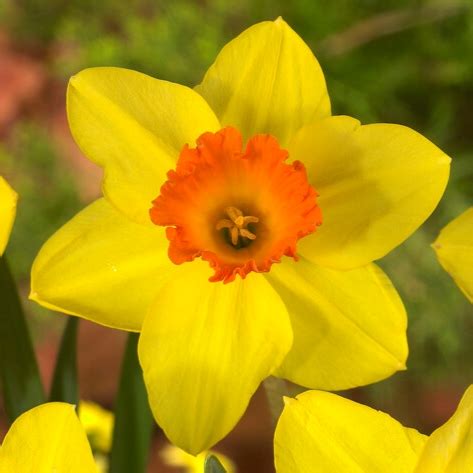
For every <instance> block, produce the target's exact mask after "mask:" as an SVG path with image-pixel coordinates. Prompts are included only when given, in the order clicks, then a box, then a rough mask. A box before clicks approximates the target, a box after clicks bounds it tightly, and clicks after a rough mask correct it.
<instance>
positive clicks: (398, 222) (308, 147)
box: [289, 117, 450, 269]
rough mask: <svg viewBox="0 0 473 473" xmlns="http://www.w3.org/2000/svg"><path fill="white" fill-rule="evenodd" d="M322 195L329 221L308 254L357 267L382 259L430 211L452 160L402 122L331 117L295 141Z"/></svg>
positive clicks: (304, 245) (304, 244)
mask: <svg viewBox="0 0 473 473" xmlns="http://www.w3.org/2000/svg"><path fill="white" fill-rule="evenodd" d="M289 151H290V153H291V156H292V158H294V159H298V160H301V161H302V162H304V164H305V165H306V167H307V170H308V173H309V179H310V181H311V182H312V184H313V185H314V186H315V188H316V190H317V192H318V193H319V194H320V197H319V205H320V208H321V209H322V214H323V223H322V225H321V226H320V227H319V228H318V229H317V232H316V233H314V234H313V235H310V236H309V237H306V238H304V239H303V240H302V241H301V242H300V245H299V247H298V249H299V251H300V253H301V254H303V255H305V256H306V257H308V258H309V259H311V260H313V261H314V262H316V263H318V264H321V265H323V266H328V267H333V268H335V269H351V268H356V267H358V266H362V265H364V264H367V263H369V262H371V261H374V260H376V259H378V258H381V257H382V256H384V255H385V254H386V253H388V252H389V251H391V250H392V249H393V248H394V247H396V246H397V245H399V244H400V243H402V242H403V241H404V240H405V239H406V238H407V237H408V236H409V235H410V234H411V233H413V232H414V231H415V230H416V229H417V228H418V227H419V225H421V224H422V223H423V222H424V220H426V219H427V217H429V215H430V214H431V213H432V211H433V210H434V208H435V207H436V205H437V203H438V201H439V199H440V198H441V196H442V194H443V191H444V189H445V186H446V184H447V180H448V175H449V169H450V165H449V163H450V158H448V156H446V155H445V154H444V153H443V152H442V151H441V150H440V149H439V148H437V147H436V146H435V145H434V144H432V143H431V142H430V141H428V140H427V139H426V138H424V137H423V136H421V135H419V134H418V133H416V132H415V131H413V130H411V129H409V128H406V127H403V126H400V125H387V124H376V125H365V126H360V123H359V122H358V121H357V120H355V119H353V118H350V117H331V118H327V119H325V120H321V121H319V122H316V123H314V124H312V125H310V126H308V127H306V128H305V129H303V130H301V131H300V132H299V133H298V134H297V136H296V137H295V139H294V141H293V142H292V144H291V145H290V147H289Z"/></svg>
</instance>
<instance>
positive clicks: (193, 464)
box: [161, 445, 236, 473]
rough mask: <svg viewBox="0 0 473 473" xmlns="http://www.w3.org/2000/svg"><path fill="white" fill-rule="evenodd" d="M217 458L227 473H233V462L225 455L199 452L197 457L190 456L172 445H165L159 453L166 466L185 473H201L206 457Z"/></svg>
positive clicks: (234, 470)
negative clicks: (212, 456) (176, 468)
mask: <svg viewBox="0 0 473 473" xmlns="http://www.w3.org/2000/svg"><path fill="white" fill-rule="evenodd" d="M209 454H212V455H214V456H215V457H217V458H218V459H219V461H220V463H221V464H222V466H223V467H224V468H225V471H226V472H227V473H235V472H236V468H235V465H234V464H233V462H232V461H231V460H230V459H229V458H228V457H227V456H225V455H223V454H221V453H216V452H214V451H210V452H201V453H199V454H198V455H195V456H194V455H190V454H189V453H186V452H185V451H184V450H181V449H180V448H179V447H176V446H174V445H167V446H166V447H165V448H163V449H162V451H161V457H162V459H163V461H164V463H165V464H166V465H169V466H175V467H178V468H180V469H181V471H184V472H186V473H203V471H204V465H205V460H206V458H207V455H209Z"/></svg>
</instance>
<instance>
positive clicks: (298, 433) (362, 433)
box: [274, 386, 473, 473]
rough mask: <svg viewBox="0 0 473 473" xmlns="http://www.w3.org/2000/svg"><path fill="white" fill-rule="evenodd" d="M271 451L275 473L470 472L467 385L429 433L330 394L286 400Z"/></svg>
mask: <svg viewBox="0 0 473 473" xmlns="http://www.w3.org/2000/svg"><path fill="white" fill-rule="evenodd" d="M274 454H275V463H276V471H277V473H319V472H320V473H467V472H470V471H473V386H470V388H468V390H467V391H466V393H465V395H464V396H463V399H462V400H461V402H460V405H459V406H458V409H457V411H456V412H455V414H454V415H453V416H452V417H451V419H450V420H449V421H448V422H446V423H445V424H444V425H443V426H442V427H440V428H439V429H437V430H436V431H435V432H434V433H433V434H432V435H431V436H430V437H427V436H426V435H422V434H420V433H419V432H418V431H417V430H415V429H410V428H406V427H403V426H402V425H401V424H400V423H399V422H397V421H396V420H394V419H393V418H392V417H390V416H389V415H387V414H384V413H383V412H380V411H376V410H374V409H371V408H370V407H367V406H363V405H361V404H358V403H356V402H353V401H350V400H348V399H345V398H343V397H340V396H337V395H335V394H330V393H326V392H321V391H308V392H305V393H303V394H301V395H299V396H298V397H297V398H296V399H287V400H286V406H285V407H284V411H283V413H282V415H281V417H280V419H279V422H278V425H277V428H276V433H275V439H274Z"/></svg>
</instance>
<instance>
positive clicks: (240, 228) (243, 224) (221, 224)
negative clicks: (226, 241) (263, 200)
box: [215, 207, 259, 246]
mask: <svg viewBox="0 0 473 473" xmlns="http://www.w3.org/2000/svg"><path fill="white" fill-rule="evenodd" d="M225 213H226V214H227V216H228V217H229V218H228V219H227V218H222V219H221V220H219V221H218V222H217V225H216V226H215V228H216V229H217V230H223V229H224V228H228V231H229V233H230V239H231V242H232V245H233V246H237V245H238V243H239V239H240V238H247V239H248V240H255V239H256V235H255V234H254V233H252V232H251V231H250V230H249V229H248V228H247V226H248V225H249V224H250V223H258V222H259V218H258V217H253V216H252V215H248V216H246V217H245V216H244V215H243V212H242V211H241V210H240V209H238V208H236V207H227V208H226V209H225Z"/></svg>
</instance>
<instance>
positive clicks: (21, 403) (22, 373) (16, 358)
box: [0, 257, 44, 422]
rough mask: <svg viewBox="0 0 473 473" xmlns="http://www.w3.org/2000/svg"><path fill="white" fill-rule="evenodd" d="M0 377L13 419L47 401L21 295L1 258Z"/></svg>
mask: <svg viewBox="0 0 473 473" xmlns="http://www.w3.org/2000/svg"><path fill="white" fill-rule="evenodd" d="M0 377H1V385H2V394H3V399H4V404H5V410H6V412H7V416H8V418H9V420H10V422H13V421H14V420H15V419H16V418H17V417H18V416H19V415H20V414H22V413H23V412H25V411H27V410H28V409H31V408H32V407H34V406H37V405H38V404H41V403H43V402H44V390H43V385H42V383H41V378H40V376H39V370H38V365H37V363H36V357H35V353H34V349H33V345H32V343H31V337H30V333H29V331H28V326H27V324H26V319H25V316H24V313H23V309H22V307H21V302H20V298H19V296H18V292H17V289H16V285H15V283H14V281H13V277H12V275H11V272H10V269H9V267H8V264H7V261H6V259H5V258H4V257H3V258H0Z"/></svg>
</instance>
